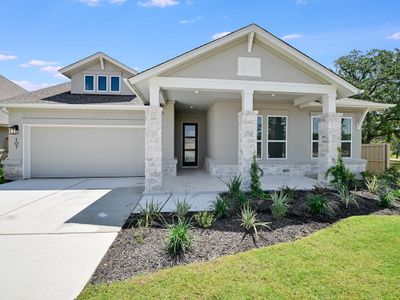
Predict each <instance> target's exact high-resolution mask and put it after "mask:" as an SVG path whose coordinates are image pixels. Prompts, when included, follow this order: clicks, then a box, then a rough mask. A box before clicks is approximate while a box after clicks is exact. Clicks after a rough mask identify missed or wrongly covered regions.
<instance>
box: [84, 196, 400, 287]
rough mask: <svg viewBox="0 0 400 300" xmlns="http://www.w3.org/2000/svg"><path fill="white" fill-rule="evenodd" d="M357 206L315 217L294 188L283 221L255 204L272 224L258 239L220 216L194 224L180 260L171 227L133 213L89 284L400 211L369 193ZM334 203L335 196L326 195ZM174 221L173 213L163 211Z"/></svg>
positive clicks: (264, 206)
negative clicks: (149, 224) (170, 239)
mask: <svg viewBox="0 0 400 300" xmlns="http://www.w3.org/2000/svg"><path fill="white" fill-rule="evenodd" d="M357 194H358V196H359V199H358V204H359V207H356V206H352V207H350V208H348V209H347V210H345V209H343V208H341V207H340V206H338V208H337V209H336V212H335V215H333V216H329V217H327V216H313V215H311V214H310V213H309V212H308V206H307V204H306V202H305V196H306V195H307V192H302V191H296V193H295V197H294V200H293V201H292V203H291V207H290V210H289V214H288V215H287V217H286V218H283V219H282V220H274V219H273V218H272V216H271V214H270V212H269V209H268V206H269V204H268V202H262V201H259V202H258V203H256V208H257V211H258V214H257V219H258V220H259V221H264V222H271V223H270V224H269V227H270V228H271V229H268V228H266V227H259V236H258V239H257V241H256V243H254V240H253V238H252V237H251V236H250V235H247V236H245V237H244V232H243V229H242V228H241V227H240V220H239V217H236V216H235V217H231V218H229V219H224V220H217V221H216V222H215V223H214V224H213V226H212V227H211V228H210V229H201V228H196V227H195V228H194V229H193V235H194V241H193V245H192V250H191V251H190V252H189V253H187V254H186V255H185V256H184V257H182V258H180V259H179V260H175V259H174V258H172V257H170V256H169V255H168V254H166V251H165V248H164V247H165V244H164V241H165V238H166V235H167V230H166V229H165V228H163V227H159V228H154V227H153V228H147V229H140V228H132V227H131V226H130V225H129V224H134V223H135V220H136V219H137V217H138V216H137V215H131V217H130V218H129V219H128V221H127V223H126V226H124V229H122V230H121V232H120V233H119V234H118V236H117V238H116V239H115V241H114V243H113V244H112V245H111V247H110V249H109V250H108V252H107V253H106V255H105V256H104V257H103V259H102V261H101V262H100V264H99V265H98V267H97V269H96V271H95V273H94V274H93V276H92V278H91V280H90V283H92V284H97V283H104V282H113V281H118V280H123V279H128V278H130V277H132V276H135V275H139V274H143V273H149V272H154V271H156V270H159V269H164V268H168V267H171V266H175V265H182V264H187V263H193V262H204V261H208V260H212V259H215V258H217V257H219V256H222V255H226V254H234V253H237V252H241V251H246V250H249V249H252V248H258V247H263V246H268V245H273V244H276V243H281V242H290V241H294V240H296V239H299V238H301V237H304V236H307V235H310V234H311V233H313V232H315V231H317V230H319V229H322V228H324V227H327V226H329V225H330V224H332V223H334V222H336V221H338V220H340V219H343V218H346V217H349V216H354V215H368V214H372V213H374V214H385V215H387V214H400V205H399V204H396V206H395V208H392V209H381V208H380V207H379V202H378V200H377V198H376V196H375V195H373V194H370V193H368V192H365V191H360V192H357ZM326 196H327V197H328V198H330V199H331V200H332V201H337V197H336V196H334V195H332V194H326ZM165 218H166V219H167V221H171V216H170V215H165Z"/></svg>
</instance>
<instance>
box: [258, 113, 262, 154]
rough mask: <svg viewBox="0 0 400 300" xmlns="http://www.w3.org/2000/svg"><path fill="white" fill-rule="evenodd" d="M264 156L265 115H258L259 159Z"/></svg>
mask: <svg viewBox="0 0 400 300" xmlns="http://www.w3.org/2000/svg"><path fill="white" fill-rule="evenodd" d="M262 158H263V117H262V116H257V159H262Z"/></svg>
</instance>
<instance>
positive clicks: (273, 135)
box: [267, 116, 287, 159]
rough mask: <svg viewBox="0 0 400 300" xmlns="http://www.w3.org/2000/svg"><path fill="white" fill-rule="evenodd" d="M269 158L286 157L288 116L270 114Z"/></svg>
mask: <svg viewBox="0 0 400 300" xmlns="http://www.w3.org/2000/svg"><path fill="white" fill-rule="evenodd" d="M267 149H268V158H275V159H286V158H287V157H286V156H287V155H286V150H287V117H286V116H268V141H267Z"/></svg>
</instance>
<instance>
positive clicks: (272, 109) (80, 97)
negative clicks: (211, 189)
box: [0, 24, 390, 192]
mask: <svg viewBox="0 0 400 300" xmlns="http://www.w3.org/2000/svg"><path fill="white" fill-rule="evenodd" d="M60 72H61V73H62V74H63V75H65V76H66V77H68V78H70V79H71V82H70V83H66V84H61V85H58V86H53V87H49V88H46V89H42V90H39V91H35V92H32V93H28V94H24V95H22V96H17V97H13V98H10V99H7V100H5V101H3V102H2V103H0V106H2V107H5V108H7V109H8V110H9V113H10V125H18V126H19V132H18V133H17V134H16V135H15V136H13V139H12V140H11V139H10V150H9V158H8V159H7V160H6V161H5V162H4V165H5V168H4V169H5V172H6V176H7V177H8V178H14V179H20V178H31V177H96V176H145V188H146V191H149V192H151V191H157V190H161V189H162V182H163V177H164V176H176V175H177V169H178V170H179V169H182V168H199V169H206V170H207V171H208V172H209V173H210V174H211V175H212V176H223V177H225V176H232V175H234V174H241V176H242V177H243V180H244V184H245V185H248V183H249V174H248V173H249V167H250V164H251V161H252V157H253V155H254V154H255V155H257V158H258V159H259V163H260V165H261V166H262V168H263V169H264V171H265V173H266V174H273V175H280V174H286V175H291V174H293V175H315V176H318V178H319V179H320V180H321V181H323V180H325V179H324V173H325V171H326V169H327V168H329V167H330V166H331V165H332V164H333V163H334V160H335V159H336V156H337V148H338V147H339V146H341V147H342V149H343V156H344V157H345V162H346V165H347V166H348V167H349V168H350V169H351V170H352V171H353V172H360V171H363V170H364V169H365V164H366V161H364V160H362V159H361V124H362V122H363V120H364V118H365V115H366V114H367V113H368V111H372V110H379V109H385V108H387V107H390V105H386V104H380V103H373V102H367V101H361V100H355V99H349V98H348V97H351V96H354V95H357V94H360V93H361V91H360V90H359V89H358V88H356V87H355V86H353V85H351V84H350V83H348V82H347V81H345V80H344V79H342V78H340V77H339V76H338V75H336V74H335V73H333V72H332V71H330V70H329V69H327V68H325V67H324V66H322V65H320V64H319V63H317V62H316V61H314V60H312V59H311V58H310V57H308V56H306V55H304V54H303V53H301V52H299V51H298V50H296V49H294V48H293V47H291V46H290V45H288V44H286V43H285V42H283V41H282V40H280V39H279V38H277V37H275V36H273V35H272V34H270V33H269V32H267V31H265V30H264V29H262V28H260V27H259V26H257V25H254V24H252V25H249V26H246V27H244V28H242V29H239V30H237V31H235V32H232V33H231V34H229V35H227V36H224V37H222V38H219V39H217V40H214V41H212V42H210V43H208V44H205V45H203V46H201V47H198V48H196V49H194V50H191V51H189V52H186V53H184V54H182V55H180V56H178V57H176V58H173V59H171V60H168V61H166V62H164V63H161V64H159V65H157V66H155V67H153V68H150V69H148V70H145V71H143V72H141V73H137V72H136V71H135V70H133V69H131V68H129V67H127V66H125V65H123V64H121V63H119V62H118V61H116V60H114V59H113V58H111V57H109V56H107V55H105V54H103V53H96V54H94V55H92V56H89V57H87V58H85V59H83V60H80V61H78V62H76V63H73V64H71V65H69V66H67V67H65V68H63V69H61V70H60ZM178 175H179V174H178Z"/></svg>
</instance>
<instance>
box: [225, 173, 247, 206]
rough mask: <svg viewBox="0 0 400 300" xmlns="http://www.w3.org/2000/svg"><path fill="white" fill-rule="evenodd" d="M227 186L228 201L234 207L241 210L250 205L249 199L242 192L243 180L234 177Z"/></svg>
mask: <svg viewBox="0 0 400 300" xmlns="http://www.w3.org/2000/svg"><path fill="white" fill-rule="evenodd" d="M225 184H226V185H227V186H228V199H229V200H230V201H231V202H232V203H233V206H234V207H236V208H238V209H241V208H242V207H243V206H244V205H247V204H248V203H249V199H248V198H247V196H246V194H245V193H244V192H243V190H242V178H241V177H240V176H234V177H232V178H231V179H230V180H229V181H228V182H226V183H225Z"/></svg>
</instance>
